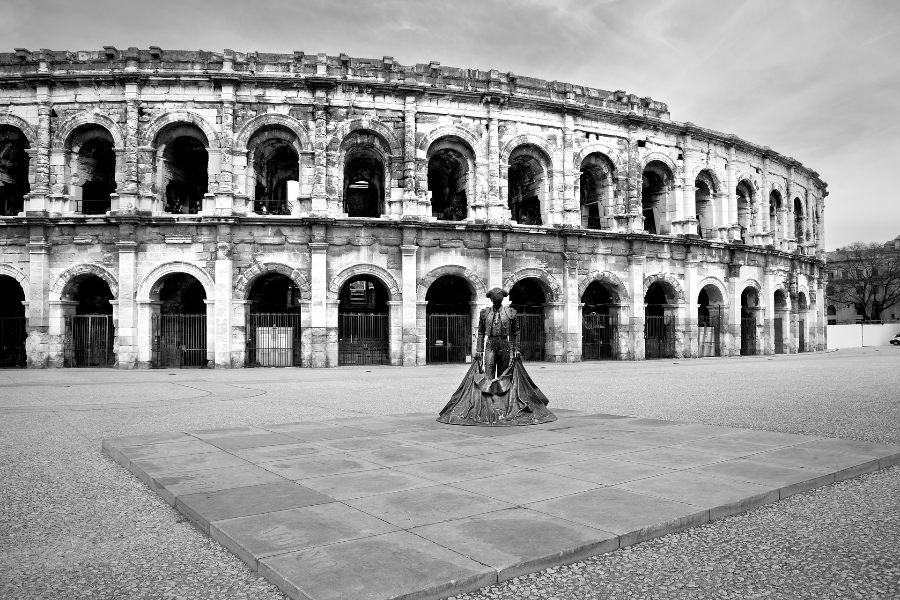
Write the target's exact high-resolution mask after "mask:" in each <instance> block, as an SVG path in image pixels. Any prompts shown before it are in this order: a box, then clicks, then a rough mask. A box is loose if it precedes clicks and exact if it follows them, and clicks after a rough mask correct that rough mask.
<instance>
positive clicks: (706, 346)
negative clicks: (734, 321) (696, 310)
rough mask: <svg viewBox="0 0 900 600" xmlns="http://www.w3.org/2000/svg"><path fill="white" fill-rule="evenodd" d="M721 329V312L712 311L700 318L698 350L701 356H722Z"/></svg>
mask: <svg viewBox="0 0 900 600" xmlns="http://www.w3.org/2000/svg"><path fill="white" fill-rule="evenodd" d="M721 331H722V313H721V312H715V313H711V314H709V315H705V317H704V318H702V319H700V322H699V323H698V327H697V350H698V355H699V356H700V358H704V357H708V356H722V348H721V345H720V339H721V335H720V333H721Z"/></svg>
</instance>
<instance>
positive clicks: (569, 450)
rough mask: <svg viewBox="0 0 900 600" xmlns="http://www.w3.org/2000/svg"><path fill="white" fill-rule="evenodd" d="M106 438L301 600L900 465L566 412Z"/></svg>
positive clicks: (580, 551) (742, 434)
mask: <svg viewBox="0 0 900 600" xmlns="http://www.w3.org/2000/svg"><path fill="white" fill-rule="evenodd" d="M554 412H555V413H556V414H557V415H558V416H559V420H558V421H557V422H555V423H550V424H546V425H536V426H530V427H511V428H479V427H460V426H452V425H442V424H440V423H437V422H436V421H435V415H432V414H422V413H416V414H403V415H393V416H384V417H359V418H350V419H338V420H333V421H327V422H302V423H285V424H278V425H266V426H264V427H237V428H230V429H216V430H205V431H190V432H176V433H171V434H153V435H145V436H131V437H124V438H117V439H111V440H105V441H104V442H103V450H104V451H105V452H106V453H107V454H108V455H109V456H111V457H112V458H113V459H114V460H115V461H116V462H118V463H119V464H121V465H122V466H124V467H125V468H127V469H129V470H130V471H131V472H132V473H134V474H135V475H136V476H137V477H138V478H139V479H140V480H141V481H143V482H145V483H146V484H147V485H149V486H150V487H151V488H152V489H153V490H155V491H156V492H157V493H158V494H159V495H160V496H161V497H162V498H164V499H165V500H166V502H168V503H169V504H171V505H172V506H174V507H175V508H176V509H177V510H178V511H179V512H181V513H182V514H184V515H185V516H186V517H188V518H189V519H190V520H191V521H192V522H193V523H195V524H196V525H197V527H198V528H200V529H201V530H202V531H203V532H204V533H206V534H208V535H210V536H211V537H212V538H213V539H215V540H217V541H218V542H219V543H221V544H222V545H224V546H225V547H226V548H228V549H229V550H230V551H231V552H233V553H234V554H235V555H236V556H238V557H240V558H241V560H243V561H244V562H246V563H247V564H248V565H249V566H250V567H252V568H253V569H256V570H258V571H259V572H260V573H261V574H262V575H263V576H264V577H265V578H266V579H268V580H269V581H271V582H273V583H274V584H276V585H277V586H278V587H279V588H280V589H281V590H282V591H284V592H285V593H286V594H287V595H288V596H290V597H291V598H302V599H308V600H338V599H340V600H355V599H362V598H366V599H388V598H443V597H447V596H451V595H454V594H458V593H461V592H464V591H467V590H472V589H475V588H478V587H481V586H485V585H489V584H491V583H494V582H497V581H503V580H506V579H509V578H512V577H515V576H517V575H520V574H523V573H528V572H532V571H537V570H540V569H543V568H546V567H549V566H553V565H558V564H564V563H570V562H574V561H577V560H580V559H582V558H585V557H587V556H591V555H594V554H599V553H603V552H608V551H611V550H615V549H616V548H620V547H624V546H627V545H629V544H634V543H636V542H640V541H642V540H646V539H649V538H653V537H657V536H660V535H665V534H667V533H671V532H674V531H678V530H681V529H684V528H686V527H691V526H693V525H699V524H702V523H705V522H707V521H709V520H712V519H718V518H722V517H724V516H727V515H731V514H735V513H738V512H741V511H744V510H749V509H752V508H755V507H757V506H760V505H762V504H765V503H767V502H774V501H777V500H779V499H781V498H785V497H787V496H789V495H791V494H795V493H798V492H802V491H806V490H810V489H813V488H816V487H820V486H823V485H827V484H830V483H833V482H834V481H840V480H842V479H846V478H849V477H853V476H856V475H860V474H862V473H868V472H871V471H875V470H878V469H883V468H886V467H888V466H891V465H894V464H897V463H900V446H893V445H888V444H876V443H868V442H856V441H850V440H840V439H827V438H817V437H808V436H801V435H790V434H785V433H774V432H767V431H757V430H749V429H734V428H728V427H716V426H710V425H696V424H688V423H677V422H672V421H659V420H651V419H638V418H629V417H621V416H616V415H604V414H586V413H580V412H574V411H566V410H559V409H557V410H555V411H554Z"/></svg>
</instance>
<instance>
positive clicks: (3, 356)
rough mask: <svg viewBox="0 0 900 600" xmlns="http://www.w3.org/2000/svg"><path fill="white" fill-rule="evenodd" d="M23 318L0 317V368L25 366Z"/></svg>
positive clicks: (25, 333)
mask: <svg viewBox="0 0 900 600" xmlns="http://www.w3.org/2000/svg"><path fill="white" fill-rule="evenodd" d="M27 337H28V332H27V331H26V329H25V317H0V368H10V367H24V366H25V338H27Z"/></svg>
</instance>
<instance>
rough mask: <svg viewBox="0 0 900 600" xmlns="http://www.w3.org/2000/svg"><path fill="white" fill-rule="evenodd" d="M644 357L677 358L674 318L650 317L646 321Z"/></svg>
mask: <svg viewBox="0 0 900 600" xmlns="http://www.w3.org/2000/svg"><path fill="white" fill-rule="evenodd" d="M644 357H645V358H648V359H650V358H674V357H675V323H674V322H673V320H672V317H667V316H665V315H648V316H646V317H645V321H644Z"/></svg>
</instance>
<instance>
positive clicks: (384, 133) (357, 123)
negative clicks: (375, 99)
mask: <svg viewBox="0 0 900 600" xmlns="http://www.w3.org/2000/svg"><path fill="white" fill-rule="evenodd" d="M357 131H370V132H372V133H374V134H375V135H377V136H378V137H380V138H381V139H382V140H383V141H384V142H385V143H386V144H387V145H388V147H389V148H390V149H391V155H392V156H393V157H395V158H399V157H400V156H401V154H402V150H403V147H402V145H401V144H400V140H399V139H398V138H397V135H396V134H395V133H394V130H393V129H392V128H391V127H389V126H388V125H386V124H384V123H382V122H381V121H379V120H377V119H370V118H369V117H355V118H353V119H350V120H349V121H344V122H343V123H341V124H340V125H338V127H337V128H336V129H335V130H334V133H333V134H331V138H330V139H329V140H328V145H327V149H328V151H329V152H337V151H338V150H339V149H340V147H341V145H342V144H343V143H344V138H346V137H347V136H348V135H350V134H351V133H354V132H357Z"/></svg>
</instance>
